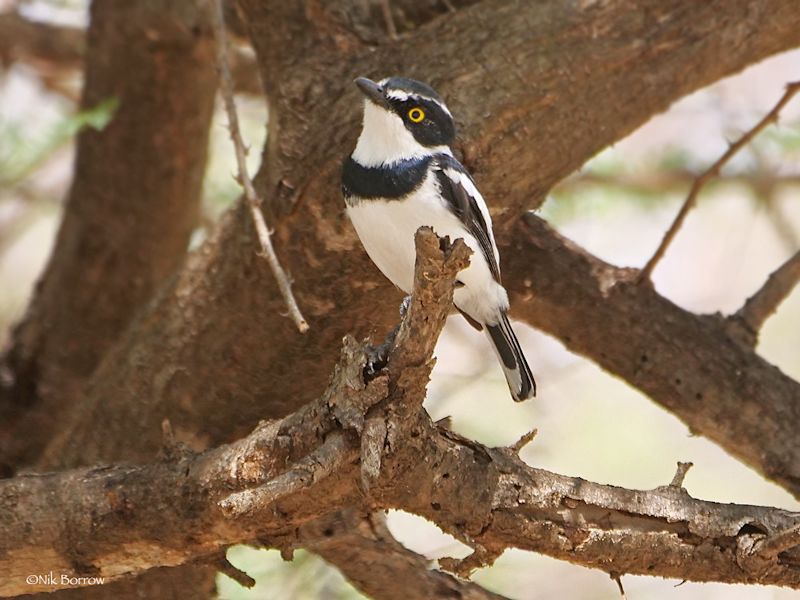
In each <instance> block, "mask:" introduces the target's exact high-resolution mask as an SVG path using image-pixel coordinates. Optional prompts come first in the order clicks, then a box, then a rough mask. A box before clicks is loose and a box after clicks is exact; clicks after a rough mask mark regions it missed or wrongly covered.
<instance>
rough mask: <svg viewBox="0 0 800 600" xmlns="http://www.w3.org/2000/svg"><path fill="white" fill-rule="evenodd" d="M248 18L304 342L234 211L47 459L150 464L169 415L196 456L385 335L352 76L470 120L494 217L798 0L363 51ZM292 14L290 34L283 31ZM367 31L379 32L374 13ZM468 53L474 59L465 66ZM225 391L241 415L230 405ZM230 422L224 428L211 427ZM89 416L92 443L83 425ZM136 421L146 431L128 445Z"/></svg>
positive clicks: (688, 83)
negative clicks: (434, 92)
mask: <svg viewBox="0 0 800 600" xmlns="http://www.w3.org/2000/svg"><path fill="white" fill-rule="evenodd" d="M723 4H724V7H723ZM242 6H243V8H244V12H245V17H246V22H247V26H248V28H249V30H250V34H251V37H252V38H253V40H254V41H255V43H256V48H257V50H258V52H259V62H260V67H261V71H262V76H263V77H267V79H266V80H265V86H266V87H267V89H268V90H269V91H270V94H271V95H272V98H271V101H272V104H271V107H270V109H271V112H270V114H271V117H270V127H271V132H270V137H269V141H268V148H267V149H266V156H265V158H266V160H265V161H264V165H263V169H262V173H261V177H260V179H257V181H256V187H257V188H259V186H261V188H260V189H261V190H262V195H263V196H264V197H265V199H266V202H267V204H268V206H272V207H273V209H274V210H276V211H277V210H278V208H279V207H280V206H281V205H283V204H284V202H283V201H282V200H280V199H281V198H283V199H284V200H285V199H291V198H295V197H296V198H297V200H296V201H295V202H294V204H293V205H292V211H291V213H290V214H288V215H285V216H283V217H281V218H280V219H279V220H276V221H274V222H275V226H276V232H275V236H274V242H275V245H276V249H277V251H278V253H279V254H280V256H282V257H285V258H286V265H285V266H286V268H287V270H288V271H289V272H290V273H292V276H293V278H294V280H295V282H296V286H297V288H298V290H300V291H299V292H298V301H299V303H300V304H301V305H302V306H303V307H304V310H305V311H306V312H307V314H306V317H307V318H308V319H309V322H310V323H311V325H312V330H311V331H310V332H309V334H307V335H306V336H302V337H300V336H296V335H294V333H293V331H292V326H291V323H286V322H285V321H286V319H284V318H283V317H281V316H280V312H281V310H282V301H281V298H280V294H279V293H278V290H277V286H275V285H274V284H273V283H272V281H271V275H270V273H269V271H268V269H265V268H264V266H263V265H261V264H259V261H257V260H254V258H253V254H254V248H255V247H256V246H255V240H254V239H253V237H252V236H249V237H248V236H247V235H246V234H244V233H243V232H246V231H248V230H249V225H248V224H247V222H246V218H247V214H246V213H245V211H244V210H243V209H242V208H241V207H239V208H238V209H237V210H236V211H234V212H232V213H230V214H228V215H226V216H225V217H224V218H223V220H222V223H221V224H220V227H219V228H218V230H217V231H216V232H215V234H214V236H213V237H212V239H211V240H210V241H209V243H208V244H206V246H205V247H204V248H203V250H202V251H201V252H198V253H196V254H195V255H194V256H192V258H191V260H190V261H189V262H188V264H187V268H186V269H184V270H183V271H182V272H181V273H180V274H179V276H178V277H177V278H176V279H175V281H174V286H173V287H172V288H171V289H169V290H165V293H164V294H163V295H162V297H161V298H160V299H159V302H158V303H157V304H156V305H154V307H153V310H152V311H151V312H150V314H149V315H148V318H147V319H146V320H143V322H142V323H141V327H139V328H138V330H137V331H135V332H131V333H130V335H129V336H128V337H127V339H126V340H125V341H124V342H123V343H122V344H121V345H120V346H119V347H118V348H116V349H115V350H114V351H113V353H112V355H111V356H110V357H109V359H108V361H107V362H106V363H105V367H104V368H101V370H100V371H99V372H98V373H97V374H96V375H95V377H94V378H93V382H92V385H91V387H90V389H89V393H88V399H87V407H86V408H85V410H83V411H79V412H76V414H75V417H74V421H73V422H72V423H70V424H65V428H67V429H70V431H69V432H68V433H67V434H65V435H64V438H63V439H64V440H66V439H67V438H69V440H70V441H69V443H67V444H60V443H59V444H57V446H56V447H57V450H54V455H57V456H64V457H66V456H80V457H81V460H83V461H85V462H88V463H91V462H95V461H97V460H115V459H117V458H122V457H123V456H127V457H128V458H129V459H134V458H137V457H139V458H144V457H146V456H148V455H149V454H151V453H152V452H153V451H154V450H155V448H157V447H158V444H159V443H160V441H159V438H158V435H157V432H158V425H159V423H160V421H161V419H163V418H164V416H167V417H169V418H170V419H171V420H172V422H173V423H175V424H176V425H179V430H180V431H179V433H180V434H181V435H182V436H183V437H184V438H185V439H187V440H192V441H193V443H195V444H196V445H197V446H204V445H207V444H209V443H211V444H213V443H217V442H220V441H222V440H227V439H230V438H231V436H234V435H242V434H244V432H245V431H246V430H247V427H248V424H249V423H252V422H253V420H255V419H257V418H259V417H260V416H263V414H264V411H265V410H266V411H267V414H268V415H270V416H280V415H284V414H287V413H288V412H291V411H292V410H294V409H295V408H296V407H297V406H299V405H302V404H303V403H305V402H308V401H310V400H311V399H313V398H314V397H315V396H316V395H318V394H319V393H321V391H322V389H321V388H322V382H323V381H324V380H325V377H326V373H327V372H329V370H330V368H331V367H332V364H331V358H330V357H331V356H333V355H334V353H335V348H336V347H337V346H338V344H339V342H340V340H341V338H342V336H343V335H344V334H345V333H346V332H348V331H352V332H355V334H356V335H357V336H364V335H366V334H367V333H368V332H369V331H371V330H374V329H375V328H388V326H389V324H390V322H391V320H392V319H393V318H394V314H395V309H394V307H395V306H396V304H397V299H396V298H397V296H396V292H394V291H393V290H392V289H391V288H390V286H388V284H387V283H386V281H385V279H384V278H383V277H382V276H381V275H380V273H378V271H377V270H376V269H375V268H374V267H373V266H372V265H371V264H370V263H369V262H368V259H367V258H366V256H365V255H364V253H363V252H362V250H361V247H360V244H359V243H358V240H357V239H356V237H355V235H354V233H353V231H352V229H351V228H350V226H349V224H348V223H347V220H346V217H345V216H344V214H343V210H342V204H341V199H340V198H339V197H338V189H339V184H338V171H339V163H340V161H341V159H342V157H343V156H345V155H346V154H347V153H348V152H349V151H350V150H351V147H352V144H353V138H354V136H353V133H354V132H353V129H354V127H355V121H356V119H357V115H358V112H359V110H358V100H357V96H356V94H355V92H352V93H350V94H344V95H343V96H342V99H341V100H339V101H334V102H331V98H336V97H337V96H338V95H339V93H340V92H342V91H343V90H345V89H347V87H346V86H350V85H351V84H350V81H351V80H352V75H353V74H364V73H367V74H371V73H372V72H374V73H375V74H386V73H389V72H399V73H405V74H408V75H412V76H417V77H421V78H423V79H427V80H429V81H431V82H432V83H434V84H436V85H437V86H438V87H439V88H440V89H441V90H442V91H443V92H444V93H445V96H446V97H447V99H448V101H449V103H450V105H451V108H452V109H453V111H454V113H455V114H456V115H457V116H458V118H459V121H460V122H461V123H462V124H463V125H464V131H465V134H464V135H463V136H462V140H465V142H464V144H463V146H462V150H463V151H464V154H465V158H466V159H467V162H468V164H469V166H470V168H472V169H473V170H474V171H475V172H476V175H477V178H478V183H479V185H480V187H481V189H482V190H483V191H484V193H485V195H486V197H487V198H488V200H489V203H490V205H493V206H495V207H518V206H522V205H526V204H530V203H531V202H534V201H535V200H533V199H532V196H533V197H534V198H538V197H540V196H542V195H543V193H544V191H545V190H546V189H547V188H548V187H549V186H550V185H552V184H553V183H554V182H555V181H557V180H558V179H559V178H561V177H563V176H564V175H566V174H567V173H568V172H570V171H572V170H573V169H575V168H576V167H577V166H579V165H580V164H581V163H582V162H583V161H584V160H586V159H587V158H588V157H589V156H591V155H592V154H593V153H595V152H596V151H597V150H599V149H600V148H601V147H603V146H604V145H606V144H608V143H610V142H612V141H614V140H615V139H618V138H619V137H622V136H624V135H626V134H627V133H628V132H629V131H631V130H632V129H634V128H635V127H636V126H638V125H639V124H641V123H642V122H643V121H644V120H646V119H647V118H648V117H649V116H650V115H652V114H653V113H654V112H657V111H660V110H662V109H664V108H666V106H668V104H669V103H670V102H672V101H673V100H675V99H677V98H679V97H681V96H682V95H683V94H685V93H688V92H689V91H692V90H694V89H696V88H698V87H701V86H703V85H705V84H707V83H709V82H711V81H714V80H715V79H718V78H720V77H722V76H724V75H726V74H728V73H731V72H734V71H736V70H738V69H741V68H743V67H744V66H746V65H747V64H750V63H752V62H754V61H757V60H760V59H761V58H763V57H765V56H768V55H770V54H772V53H774V52H777V51H779V50H782V49H786V48H791V47H793V46H795V45H797V44H800V27H798V26H797V25H798V20H800V15H798V13H797V11H796V6H795V5H794V2H792V1H791V0H769V1H768V2H765V3H760V4H759V5H758V6H757V7H755V8H754V7H753V5H752V4H751V3H747V2H738V1H737V2H725V3H714V2H712V3H703V4H702V5H698V4H697V3H695V2H691V1H689V0H678V1H675V2H670V3H663V2H660V1H658V2H656V1H655V0H653V1H652V2H643V3H642V5H641V6H638V7H637V9H636V11H634V12H631V7H630V4H629V3H627V2H607V3H603V4H602V5H599V4H596V3H595V4H592V5H591V6H587V7H584V8H581V7H580V6H579V5H575V4H570V3H562V2H545V3H516V2H511V1H505V2H499V3H491V4H486V5H484V4H478V5H475V6H472V7H469V8H467V9H464V10H459V11H458V12H456V13H454V14H452V15H447V16H446V17H441V18H438V19H434V20H433V21H430V22H429V23H427V24H426V25H424V26H423V27H421V28H420V29H419V30H418V31H416V32H414V33H412V34H407V35H406V36H405V37H402V38H401V39H400V40H398V42H397V43H396V44H392V45H390V47H387V48H385V49H384V48H379V49H378V50H374V49H371V48H368V49H367V50H369V51H367V50H365V44H364V43H363V42H361V41H359V40H361V39H362V37H363V36H361V33H359V34H358V35H356V34H352V35H350V34H348V33H347V32H348V31H351V32H352V31H358V32H362V30H363V28H359V27H354V28H353V29H352V30H350V29H347V28H344V29H343V28H342V27H339V26H338V25H337V23H338V21H337V20H336V18H337V17H338V15H339V14H340V13H339V12H336V11H338V10H339V9H338V8H337V9H335V10H334V9H333V8H331V9H330V12H325V11H324V10H323V14H321V15H320V14H318V13H313V14H308V15H307V14H306V13H305V12H304V11H303V10H302V8H298V6H299V5H296V4H294V3H282V2H277V1H275V2H252V3H251V2H243V3H242ZM338 6H339V5H338V4H337V7H338ZM581 6H582V5H581ZM342 10H344V9H342ZM283 20H285V21H286V23H287V26H286V27H275V26H274V24H275V23H276V22H283ZM373 26H375V27H379V28H381V31H382V28H383V23H382V21H381V20H380V15H378V19H377V20H376V21H374V23H373ZM456 28H457V30H458V32H459V34H458V35H457V36H453V35H448V32H450V31H454V30H456ZM360 36H361V37H360ZM444 40H448V41H446V42H445V41H444ZM512 40H514V42H513V43H512ZM687 40H690V42H687ZM443 44H444V45H443ZM412 48H413V51H411V49H412ZM362 52H363V55H362V54H361V53H362ZM476 53H477V54H476ZM472 55H476V56H479V60H466V59H463V60H462V59H461V58H459V57H466V56H472ZM402 56H406V57H409V58H408V60H411V57H413V63H414V64H413V65H412V64H411V63H409V64H404V63H402V62H400V61H401V57H402ZM343 57H346V58H343ZM451 59H452V60H451ZM379 64H380V65H383V66H382V67H381V69H380V70H378V68H377V66H376V65H379ZM420 65H424V66H423V67H421V66H420ZM488 73H491V77H489V76H488V75H487V74H488ZM565 73H569V74H571V77H565V76H564V74H565ZM289 74H291V76H290V75H289ZM300 74H305V75H300ZM520 80H524V81H533V82H536V85H533V86H531V85H520ZM599 97H602V98H604V102H597V100H596V99H597V98H599ZM474 98H481V102H480V103H475V102H470V101H469V100H470V99H474ZM487 114H489V115H490V116H489V117H486V115H487ZM532 123H535V124H536V126H533V125H532ZM346 124H351V125H352V128H351V127H348V126H346ZM544 149H546V151H545V150H544ZM284 161H287V164H285V165H284ZM531 165H535V168H532V167H531ZM271 182H275V183H274V187H271ZM512 182H513V186H512ZM526 186H527V187H526ZM526 190H532V192H531V193H528V192H527V191H526ZM499 229H502V227H500V228H499ZM505 259H507V256H504V260H505ZM305 307H308V308H305ZM315 323H316V324H317V325H318V326H314V324H315ZM265 336H268V337H269V339H270V340H271V343H270V344H265V343H264V338H265ZM287 364H291V368H290V369H288V370H287V368H286V365H287ZM298 372H300V373H303V374H304V377H297V376H296V373H298ZM209 391H211V393H209ZM109 398H110V399H112V400H111V401H109V400H108V399H109ZM187 398H192V399H193V400H192V403H191V406H188V405H187V400H186V399H187ZM232 398H236V399H237V411H233V412H231V411H226V410H225V408H226V407H227V406H229V403H230V401H231V399H232ZM263 398H268V399H269V400H268V401H267V402H266V403H265V402H264V400H263ZM134 411H135V414H134ZM222 413H226V415H227V416H226V419H225V420H224V422H223V420H220V419H218V418H211V415H219V414H222ZM95 420H98V421H100V422H102V423H104V426H105V427H104V428H103V430H102V431H101V430H98V429H97V428H94V427H91V426H90V424H91V423H92V422H94V421H95ZM131 422H137V423H139V424H140V426H139V427H137V428H136V433H135V434H134V433H133V432H132V430H131V427H130V424H131ZM199 431H202V432H203V434H202V437H197V435H196V432H199Z"/></svg>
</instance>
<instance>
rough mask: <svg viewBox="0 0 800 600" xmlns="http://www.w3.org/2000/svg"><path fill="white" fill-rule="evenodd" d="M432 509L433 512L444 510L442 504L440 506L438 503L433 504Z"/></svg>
mask: <svg viewBox="0 0 800 600" xmlns="http://www.w3.org/2000/svg"><path fill="white" fill-rule="evenodd" d="M431 508H432V509H433V510H439V509H441V508H442V505H441V504H439V503H438V502H431Z"/></svg>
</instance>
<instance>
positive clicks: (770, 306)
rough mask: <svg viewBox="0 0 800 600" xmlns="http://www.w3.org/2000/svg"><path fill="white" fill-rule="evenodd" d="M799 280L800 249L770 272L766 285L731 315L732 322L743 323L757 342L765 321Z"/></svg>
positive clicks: (750, 336) (752, 338)
mask: <svg viewBox="0 0 800 600" xmlns="http://www.w3.org/2000/svg"><path fill="white" fill-rule="evenodd" d="M798 281H800V250H799V251H797V252H795V253H794V254H793V255H792V256H791V257H789V258H788V259H787V260H786V262H785V263H783V264H782V265H781V266H780V267H778V268H777V269H776V270H775V271H774V272H773V273H771V274H770V276H769V277H768V278H767V280H766V281H765V282H764V285H763V286H761V288H760V289H759V290H758V291H757V292H756V293H755V294H753V295H752V296H750V297H749V298H748V299H747V301H746V302H745V303H744V306H742V308H740V309H739V310H738V311H736V313H735V314H734V315H732V316H731V317H730V319H731V321H732V323H735V324H740V325H743V326H744V327H745V330H746V331H747V333H748V336H749V338H750V340H751V341H752V342H753V344H755V342H756V341H757V340H758V332H759V331H761V327H762V326H763V325H764V322H765V321H766V320H767V319H768V318H769V317H770V316H771V315H772V314H773V313H774V312H775V311H776V310H777V309H778V306H780V303H781V302H783V301H784V300H785V299H786V297H787V296H788V295H789V294H791V293H792V290H793V289H794V288H795V286H796V285H797V282H798Z"/></svg>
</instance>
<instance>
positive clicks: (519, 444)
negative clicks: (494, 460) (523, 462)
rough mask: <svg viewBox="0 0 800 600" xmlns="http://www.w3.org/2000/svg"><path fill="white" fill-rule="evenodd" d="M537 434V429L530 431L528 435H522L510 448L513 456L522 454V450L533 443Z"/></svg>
mask: <svg viewBox="0 0 800 600" xmlns="http://www.w3.org/2000/svg"><path fill="white" fill-rule="evenodd" d="M537 433H539V430H538V429H531V430H530V431H529V432H528V433H524V434H522V436H521V437H520V438H519V439H518V440H517V441H516V442H514V445H512V446H511V450H512V451H513V452H514V454H519V453H520V452H522V449H523V448H524V447H525V446H527V445H528V444H530V443H531V442H532V441H533V438H535V437H536V434H537Z"/></svg>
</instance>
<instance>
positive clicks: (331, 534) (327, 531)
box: [322, 527, 333, 537]
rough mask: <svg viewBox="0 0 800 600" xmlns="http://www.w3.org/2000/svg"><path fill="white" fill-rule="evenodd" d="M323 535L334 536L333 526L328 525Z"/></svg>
mask: <svg viewBox="0 0 800 600" xmlns="http://www.w3.org/2000/svg"><path fill="white" fill-rule="evenodd" d="M322 535H324V536H325V537H333V528H332V527H326V528H325V529H323V530H322Z"/></svg>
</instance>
